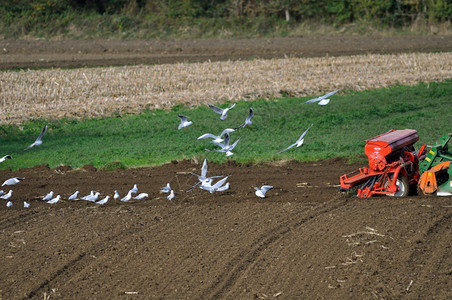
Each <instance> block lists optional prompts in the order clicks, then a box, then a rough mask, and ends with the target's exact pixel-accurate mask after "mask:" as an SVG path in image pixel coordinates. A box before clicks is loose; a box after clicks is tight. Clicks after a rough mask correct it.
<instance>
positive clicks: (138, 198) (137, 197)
mask: <svg viewBox="0 0 452 300" xmlns="http://www.w3.org/2000/svg"><path fill="white" fill-rule="evenodd" d="M148 197H149V195H148V194H147V193H141V194H139V195H137V196H135V197H133V199H136V200H141V199H144V198H148Z"/></svg>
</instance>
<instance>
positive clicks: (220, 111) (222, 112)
mask: <svg viewBox="0 0 452 300" xmlns="http://www.w3.org/2000/svg"><path fill="white" fill-rule="evenodd" d="M234 106H235V103H234V104H232V105H231V106H229V107H227V108H224V109H223V108H219V107H216V106H215V105H212V104H209V107H210V109H212V110H213V111H214V112H216V113H217V114H220V115H221V117H220V119H221V120H224V119H226V118H227V117H228V111H229V110H230V109H232V108H234Z"/></svg>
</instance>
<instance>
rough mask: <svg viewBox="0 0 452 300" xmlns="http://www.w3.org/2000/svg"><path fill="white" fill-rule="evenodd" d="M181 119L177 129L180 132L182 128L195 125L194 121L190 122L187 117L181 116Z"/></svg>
mask: <svg viewBox="0 0 452 300" xmlns="http://www.w3.org/2000/svg"><path fill="white" fill-rule="evenodd" d="M179 118H180V124H179V127H178V128H177V129H179V130H181V129H182V128H187V127H188V126H190V125H191V124H193V122H192V121H188V118H187V117H186V116H183V115H179Z"/></svg>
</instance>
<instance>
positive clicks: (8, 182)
mask: <svg viewBox="0 0 452 300" xmlns="http://www.w3.org/2000/svg"><path fill="white" fill-rule="evenodd" d="M24 179H25V177H13V178H10V179H7V180H5V182H3V184H2V186H4V185H15V184H16V183H19V182H20V181H21V180H24Z"/></svg>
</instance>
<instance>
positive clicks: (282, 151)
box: [277, 143, 297, 154]
mask: <svg viewBox="0 0 452 300" xmlns="http://www.w3.org/2000/svg"><path fill="white" fill-rule="evenodd" d="M296 144H297V143H294V144H292V145H290V146H289V147H287V148H286V149H283V150H281V151H279V152H278V153H277V154H279V153H283V152H285V151H287V150H289V149H290V148H292V147H294V146H295V145H296Z"/></svg>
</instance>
